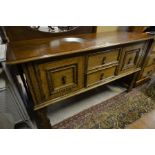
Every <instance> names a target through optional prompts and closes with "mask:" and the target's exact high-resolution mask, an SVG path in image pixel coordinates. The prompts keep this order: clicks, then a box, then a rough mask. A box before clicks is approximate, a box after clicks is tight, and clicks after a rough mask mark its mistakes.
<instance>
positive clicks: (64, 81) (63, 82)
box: [61, 76, 66, 84]
mask: <svg viewBox="0 0 155 155" xmlns="http://www.w3.org/2000/svg"><path fill="white" fill-rule="evenodd" d="M61 81H62V84H66V76H63V77H62V78H61Z"/></svg>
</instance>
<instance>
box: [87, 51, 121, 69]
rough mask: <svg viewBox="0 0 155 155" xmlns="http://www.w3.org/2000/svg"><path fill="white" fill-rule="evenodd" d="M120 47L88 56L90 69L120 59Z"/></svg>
mask: <svg viewBox="0 0 155 155" xmlns="http://www.w3.org/2000/svg"><path fill="white" fill-rule="evenodd" d="M118 54H119V49H114V50H109V51H104V52H98V53H94V54H91V55H89V56H88V70H92V69H95V68H97V67H102V66H105V65H108V64H113V63H116V62H117V61H118Z"/></svg>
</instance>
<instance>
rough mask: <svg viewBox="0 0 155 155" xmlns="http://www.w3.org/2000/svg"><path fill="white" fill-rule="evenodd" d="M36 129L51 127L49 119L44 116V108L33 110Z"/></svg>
mask: <svg viewBox="0 0 155 155" xmlns="http://www.w3.org/2000/svg"><path fill="white" fill-rule="evenodd" d="M35 117H36V124H37V127H38V129H51V128H52V127H51V124H50V120H49V119H48V117H47V116H46V108H44V109H40V110H37V111H35Z"/></svg>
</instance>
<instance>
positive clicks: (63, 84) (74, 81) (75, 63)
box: [35, 57, 84, 100]
mask: <svg viewBox="0 0 155 155" xmlns="http://www.w3.org/2000/svg"><path fill="white" fill-rule="evenodd" d="M83 66H84V58H83V57H74V58H68V59H63V60H59V61H53V62H46V63H41V64H36V65H35V70H36V73H37V80H38V81H39V86H40V90H41V92H40V93H41V94H42V96H43V100H49V99H54V98H58V97H61V96H63V95H66V94H69V93H72V92H73V91H76V90H78V89H81V88H83V87H84V69H83Z"/></svg>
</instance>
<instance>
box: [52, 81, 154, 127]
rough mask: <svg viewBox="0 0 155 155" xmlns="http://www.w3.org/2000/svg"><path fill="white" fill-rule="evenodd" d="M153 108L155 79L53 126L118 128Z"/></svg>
mask: <svg viewBox="0 0 155 155" xmlns="http://www.w3.org/2000/svg"><path fill="white" fill-rule="evenodd" d="M154 108H155V81H153V82H152V81H151V82H149V83H146V84H144V85H143V86H141V87H138V88H134V89H133V90H132V91H130V92H128V93H127V92H124V93H122V94H120V95H118V96H115V97H113V98H111V99H109V100H107V101H105V102H103V103H100V104H98V105H96V106H94V107H91V108H89V109H87V110H84V111H82V112H80V113H79V114H77V115H75V116H72V117H70V118H68V119H66V120H64V121H62V122H60V123H58V124H56V125H54V126H53V128H59V129H60V128H67V129H68V128H69V129H112V128H114V129H119V128H125V127H126V126H127V125H128V124H130V123H132V122H134V121H136V120H137V119H139V118H140V117H141V116H142V115H143V114H145V113H147V112H149V111H151V110H152V109H154Z"/></svg>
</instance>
